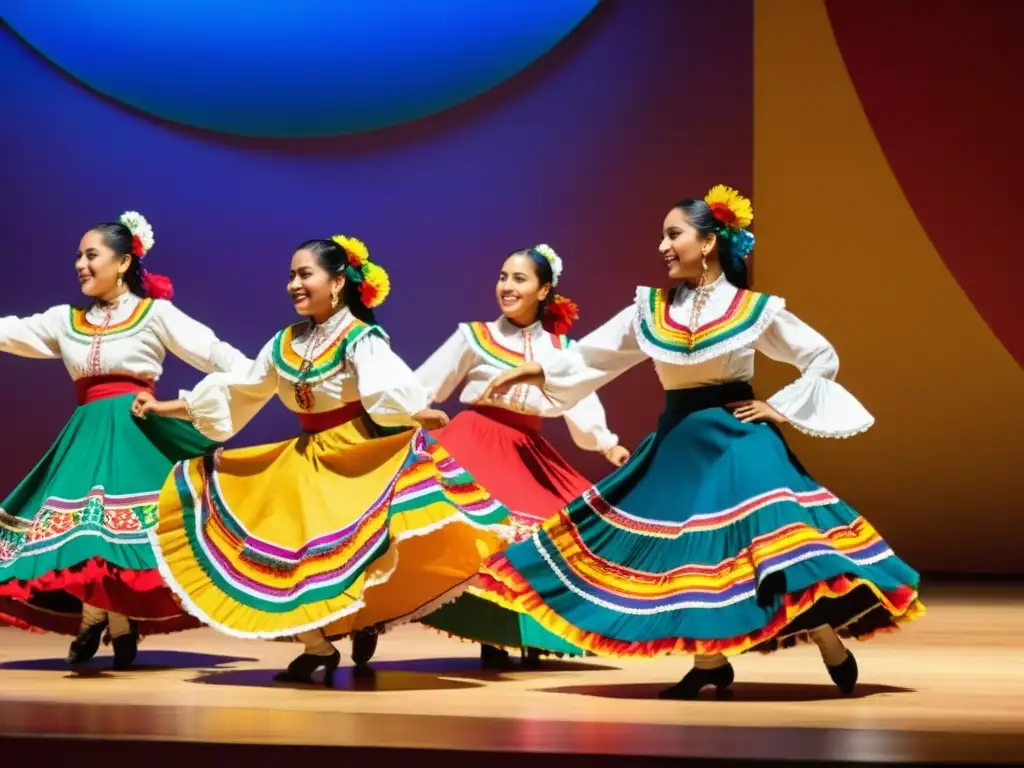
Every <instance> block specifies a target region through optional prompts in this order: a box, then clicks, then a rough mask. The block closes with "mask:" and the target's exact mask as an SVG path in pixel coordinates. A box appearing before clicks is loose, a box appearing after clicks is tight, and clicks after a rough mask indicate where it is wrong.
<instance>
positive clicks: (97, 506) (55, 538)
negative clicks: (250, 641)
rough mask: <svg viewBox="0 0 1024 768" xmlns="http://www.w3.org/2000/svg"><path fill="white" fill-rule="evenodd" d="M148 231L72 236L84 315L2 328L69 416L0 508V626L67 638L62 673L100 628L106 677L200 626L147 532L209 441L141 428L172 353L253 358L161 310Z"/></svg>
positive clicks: (237, 361) (210, 366) (135, 218)
mask: <svg viewBox="0 0 1024 768" xmlns="http://www.w3.org/2000/svg"><path fill="white" fill-rule="evenodd" d="M152 246H153V230H152V228H151V227H150V226H149V223H148V222H147V221H146V220H145V218H143V217H142V216H141V215H140V214H138V213H136V212H134V211H129V212H127V213H125V214H123V215H122V216H121V217H120V220H119V221H117V222H112V223H108V224H100V225H99V226H97V227H94V228H93V229H90V230H89V231H88V232H86V234H85V235H84V236H83V237H82V240H81V243H80V244H79V247H78V257H77V259H76V261H75V271H76V272H77V273H78V278H79V282H80V283H81V288H82V293H83V294H85V296H87V297H88V299H89V303H88V304H87V305H86V306H84V307H72V306H68V305H62V306H56V307H52V308H51V309H48V310H47V311H45V312H43V313H41V314H37V315H33V316H31V317H26V318H20V317H3V318H0V351H3V352H9V353H11V354H14V355H18V356H21V357H30V358H40V359H55V360H63V361H64V364H65V366H66V367H67V369H68V372H69V373H70V374H71V377H72V378H73V379H74V382H75V392H76V395H77V402H78V407H77V408H76V410H75V412H74V413H73V414H72V416H71V419H70V421H69V422H68V423H67V425H66V426H65V427H64V429H63V431H62V432H61V434H60V435H59V436H58V438H57V440H56V442H54V444H53V446H52V447H51V448H50V449H49V450H48V451H47V452H46V454H45V455H44V456H43V458H42V459H41V460H40V461H39V463H38V464H37V465H36V466H35V468H33V469H32V471H31V472H30V473H29V475H28V477H26V478H25V479H24V480H23V481H22V482H21V483H20V484H19V485H18V487H17V488H15V489H14V491H13V492H12V493H11V494H10V495H9V496H8V497H7V498H6V499H4V500H3V502H2V503H0V620H3V621H5V622H6V623H8V624H13V625H14V626H17V627H20V628H22V629H29V630H36V631H50V632H58V633H61V634H68V635H72V636H74V637H75V639H74V640H73V641H72V643H71V648H70V650H69V651H68V656H67V661H68V663H69V664H72V665H74V664H80V663H83V662H85V661H88V660H89V659H91V658H92V657H93V656H94V655H95V654H96V652H97V651H98V650H99V646H100V642H101V639H102V635H103V631H104V629H105V628H106V629H107V630H108V636H109V638H110V640H111V642H112V645H113V651H114V668H115V669H126V668H128V667H130V666H131V664H132V662H133V661H134V660H135V655H136V651H137V643H138V638H139V636H141V635H146V634H160V633H166V632H175V631H179V630H182V629H190V628H193V627H198V626H199V622H198V621H197V620H195V619H194V618H192V617H191V616H189V615H188V614H187V613H185V611H183V610H182V609H181V607H180V606H179V605H178V603H177V602H176V601H175V600H174V598H173V597H172V595H171V593H170V591H169V590H168V589H167V588H166V587H165V586H164V582H163V580H162V579H161V577H160V574H159V572H158V571H157V563H156V559H155V558H154V556H153V551H152V548H151V546H150V543H149V539H148V537H147V531H148V530H149V529H150V528H152V527H154V526H155V525H156V521H157V512H156V510H157V501H158V499H159V496H160V488H161V487H162V486H163V483H164V480H165V478H166V477H167V475H168V473H169V472H170V471H171V467H172V466H173V464H174V462H175V461H177V460H179V459H183V458H187V457H191V456H200V455H203V454H204V453H206V452H208V451H210V450H212V449H213V448H214V445H215V444H214V443H213V442H212V441H210V440H208V439H206V438H205V437H203V436H202V435H200V434H199V432H197V431H196V430H195V429H194V428H193V427H192V426H191V425H190V424H187V423H184V422H181V421H178V420H175V419H161V418H149V419H146V420H141V419H138V418H136V415H134V414H133V412H132V403H133V401H134V399H135V396H136V395H137V394H138V393H139V392H143V391H151V390H152V389H153V386H154V383H155V382H156V380H157V379H158V378H159V377H160V375H161V374H162V372H163V359H164V356H165V354H166V353H167V352H168V351H170V352H171V353H172V354H174V355H175V356H177V357H179V358H181V359H182V360H184V361H185V362H186V363H188V364H189V365H191V366H193V367H194V368H197V369H199V370H200V371H203V372H207V373H208V372H211V371H228V370H248V368H249V367H250V366H251V365H252V361H251V360H249V359H248V358H246V357H245V356H244V355H242V354H241V353H240V352H239V351H238V350H236V349H234V348H233V347H231V346H230V345H228V344H225V343H224V342H222V341H220V340H219V339H218V338H217V337H216V336H215V335H214V333H213V332H212V331H211V330H210V329H209V328H207V327H206V326H204V325H201V324H200V323H198V322H196V321H195V320H193V319H192V318H190V317H188V316H187V315H185V314H184V313H183V312H181V310H179V309H177V308H175V307H174V305H173V304H171V302H170V301H168V299H170V298H171V296H172V295H173V288H172V287H171V284H170V281H169V280H167V278H165V277H162V276H160V275H154V274H152V273H150V272H147V271H146V270H145V269H143V268H142V266H141V261H142V259H143V257H144V256H145V255H146V254H147V253H148V252H149V250H150V248H152Z"/></svg>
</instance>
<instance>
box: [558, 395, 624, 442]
mask: <svg viewBox="0 0 1024 768" xmlns="http://www.w3.org/2000/svg"><path fill="white" fill-rule="evenodd" d="M562 416H563V418H564V419H565V424H566V426H567V427H569V435H570V436H571V437H572V440H573V442H574V443H576V445H578V446H579V447H580V448H582V449H583V450H584V451H607V450H608V449H609V448H614V447H615V446H616V445H618V444H619V436H618V435H616V434H615V433H614V432H612V431H611V430H610V429H608V420H607V417H606V416H605V412H604V406H603V405H602V404H601V399H600V398H599V397H598V396H597V394H596V393H593V392H592V393H590V394H589V395H587V396H586V397H584V398H583V399H582V400H580V401H579V402H578V403H576V405H574V406H573V407H572V408H570V409H569V410H567V411H566V412H565V413H564V414H562Z"/></svg>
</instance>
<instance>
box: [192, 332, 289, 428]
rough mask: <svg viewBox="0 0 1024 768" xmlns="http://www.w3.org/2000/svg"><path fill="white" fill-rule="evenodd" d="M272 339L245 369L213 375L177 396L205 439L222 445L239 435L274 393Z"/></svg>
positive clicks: (274, 378) (275, 383)
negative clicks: (184, 404)
mask: <svg viewBox="0 0 1024 768" xmlns="http://www.w3.org/2000/svg"><path fill="white" fill-rule="evenodd" d="M273 349H274V340H273V339H271V340H270V341H269V342H267V344H266V345H265V346H264V347H263V349H261V350H260V353H259V355H257V356H256V360H255V361H253V362H252V363H251V364H250V365H249V366H248V367H247V368H245V369H244V370H243V369H240V368H235V369H234V370H229V371H224V372H215V373H211V374H210V375H208V376H207V377H206V378H205V379H203V380H202V381H200V382H199V383H198V384H197V385H196V386H195V388H193V389H192V390H191V391H188V392H182V393H181V394H180V395H179V397H180V398H181V399H182V400H184V401H185V403H187V404H188V408H189V415H190V416H191V419H192V424H193V425H194V426H195V428H196V429H198V430H199V431H200V432H202V433H203V435H205V436H206V437H208V438H209V439H211V440H214V441H216V442H224V441H225V440H229V439H230V438H232V437H234V436H235V435H236V434H238V433H239V432H240V431H241V430H242V428H243V427H245V425H246V424H248V423H249V422H250V421H252V419H253V417H255V416H256V414H257V413H259V412H260V410H261V409H262V408H263V406H264V405H266V404H267V402H268V401H270V399H271V398H273V397H274V395H275V394H277V368H275V367H274V361H273V356H272V354H273Z"/></svg>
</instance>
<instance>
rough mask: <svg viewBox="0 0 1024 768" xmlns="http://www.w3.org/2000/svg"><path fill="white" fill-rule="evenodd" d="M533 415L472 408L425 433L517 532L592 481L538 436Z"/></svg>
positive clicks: (528, 528) (533, 524)
mask: <svg viewBox="0 0 1024 768" xmlns="http://www.w3.org/2000/svg"><path fill="white" fill-rule="evenodd" d="M540 426H541V418H540V417H539V416H533V415H527V414H521V413H515V412H513V411H507V410H505V409H502V408H486V407H474V408H471V409H469V410H466V411H463V412H462V413H460V414H459V415H458V416H456V417H455V418H454V419H452V421H451V423H450V424H448V426H446V427H442V428H441V429H438V430H434V431H432V432H431V434H432V435H433V436H434V437H435V438H437V441H438V442H439V443H441V445H443V446H444V447H445V450H447V451H448V452H449V453H450V454H451V455H452V457H453V458H454V459H455V460H456V461H457V462H458V463H459V464H461V465H462V466H463V467H465V468H466V470H467V471H468V472H469V473H470V474H471V475H473V477H474V478H475V479H476V481H477V482H478V483H480V485H481V486H483V487H484V488H486V489H487V491H488V493H490V494H491V495H492V496H493V497H494V498H496V499H497V500H498V501H500V502H501V503H502V504H504V505H505V506H506V507H508V508H509V510H511V512H512V519H513V524H514V525H515V526H516V528H517V529H518V530H519V531H520V533H521V534H522V535H526V534H528V533H529V532H531V531H532V530H533V529H534V528H535V527H536V526H538V525H539V524H540V523H542V522H543V521H544V520H546V519H548V518H549V517H551V516H552V515H555V514H557V513H558V510H560V509H561V508H562V507H564V506H565V505H566V504H568V503H569V502H570V501H572V500H573V499H575V498H576V497H577V496H579V495H580V494H581V493H583V491H585V490H586V489H587V488H589V487H590V486H591V485H592V483H591V481H590V480H588V479H587V478H585V477H584V476H583V475H581V474H580V473H579V472H577V471H576V470H575V469H573V467H572V466H571V465H570V464H569V462H567V461H566V460H565V459H564V458H562V455H561V454H560V453H559V452H558V451H556V450H555V448H554V446H553V445H551V443H549V442H548V441H547V440H545V439H544V438H543V437H541V434H540Z"/></svg>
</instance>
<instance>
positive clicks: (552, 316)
mask: <svg viewBox="0 0 1024 768" xmlns="http://www.w3.org/2000/svg"><path fill="white" fill-rule="evenodd" d="M530 250H531V251H533V252H534V253H536V254H537V255H538V256H541V257H543V258H544V259H545V260H546V261H547V263H548V264H550V265H551V287H552V288H554V287H555V286H556V285H558V281H559V279H560V278H561V277H562V258H561V257H560V256H559V255H558V254H557V253H555V249H554V248H552V247H551V246H550V245H546V244H541V245H535V246H534V247H533V248H531V249H530ZM579 316H580V311H579V308H578V307H577V306H576V302H574V301H573V300H572V299H568V298H566V297H565V296H560V295H559V294H557V293H556V294H555V295H554V296H552V297H551V299H550V300H549V301H548V302H547V303H546V304H545V305H544V314H543V316H542V317H541V324H542V325H543V326H544V330H546V331H547V332H548V333H555V334H558V335H562V334H564V333H568V332H569V329H570V328H572V324H573V323H574V322H576V320H577V319H579Z"/></svg>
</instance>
